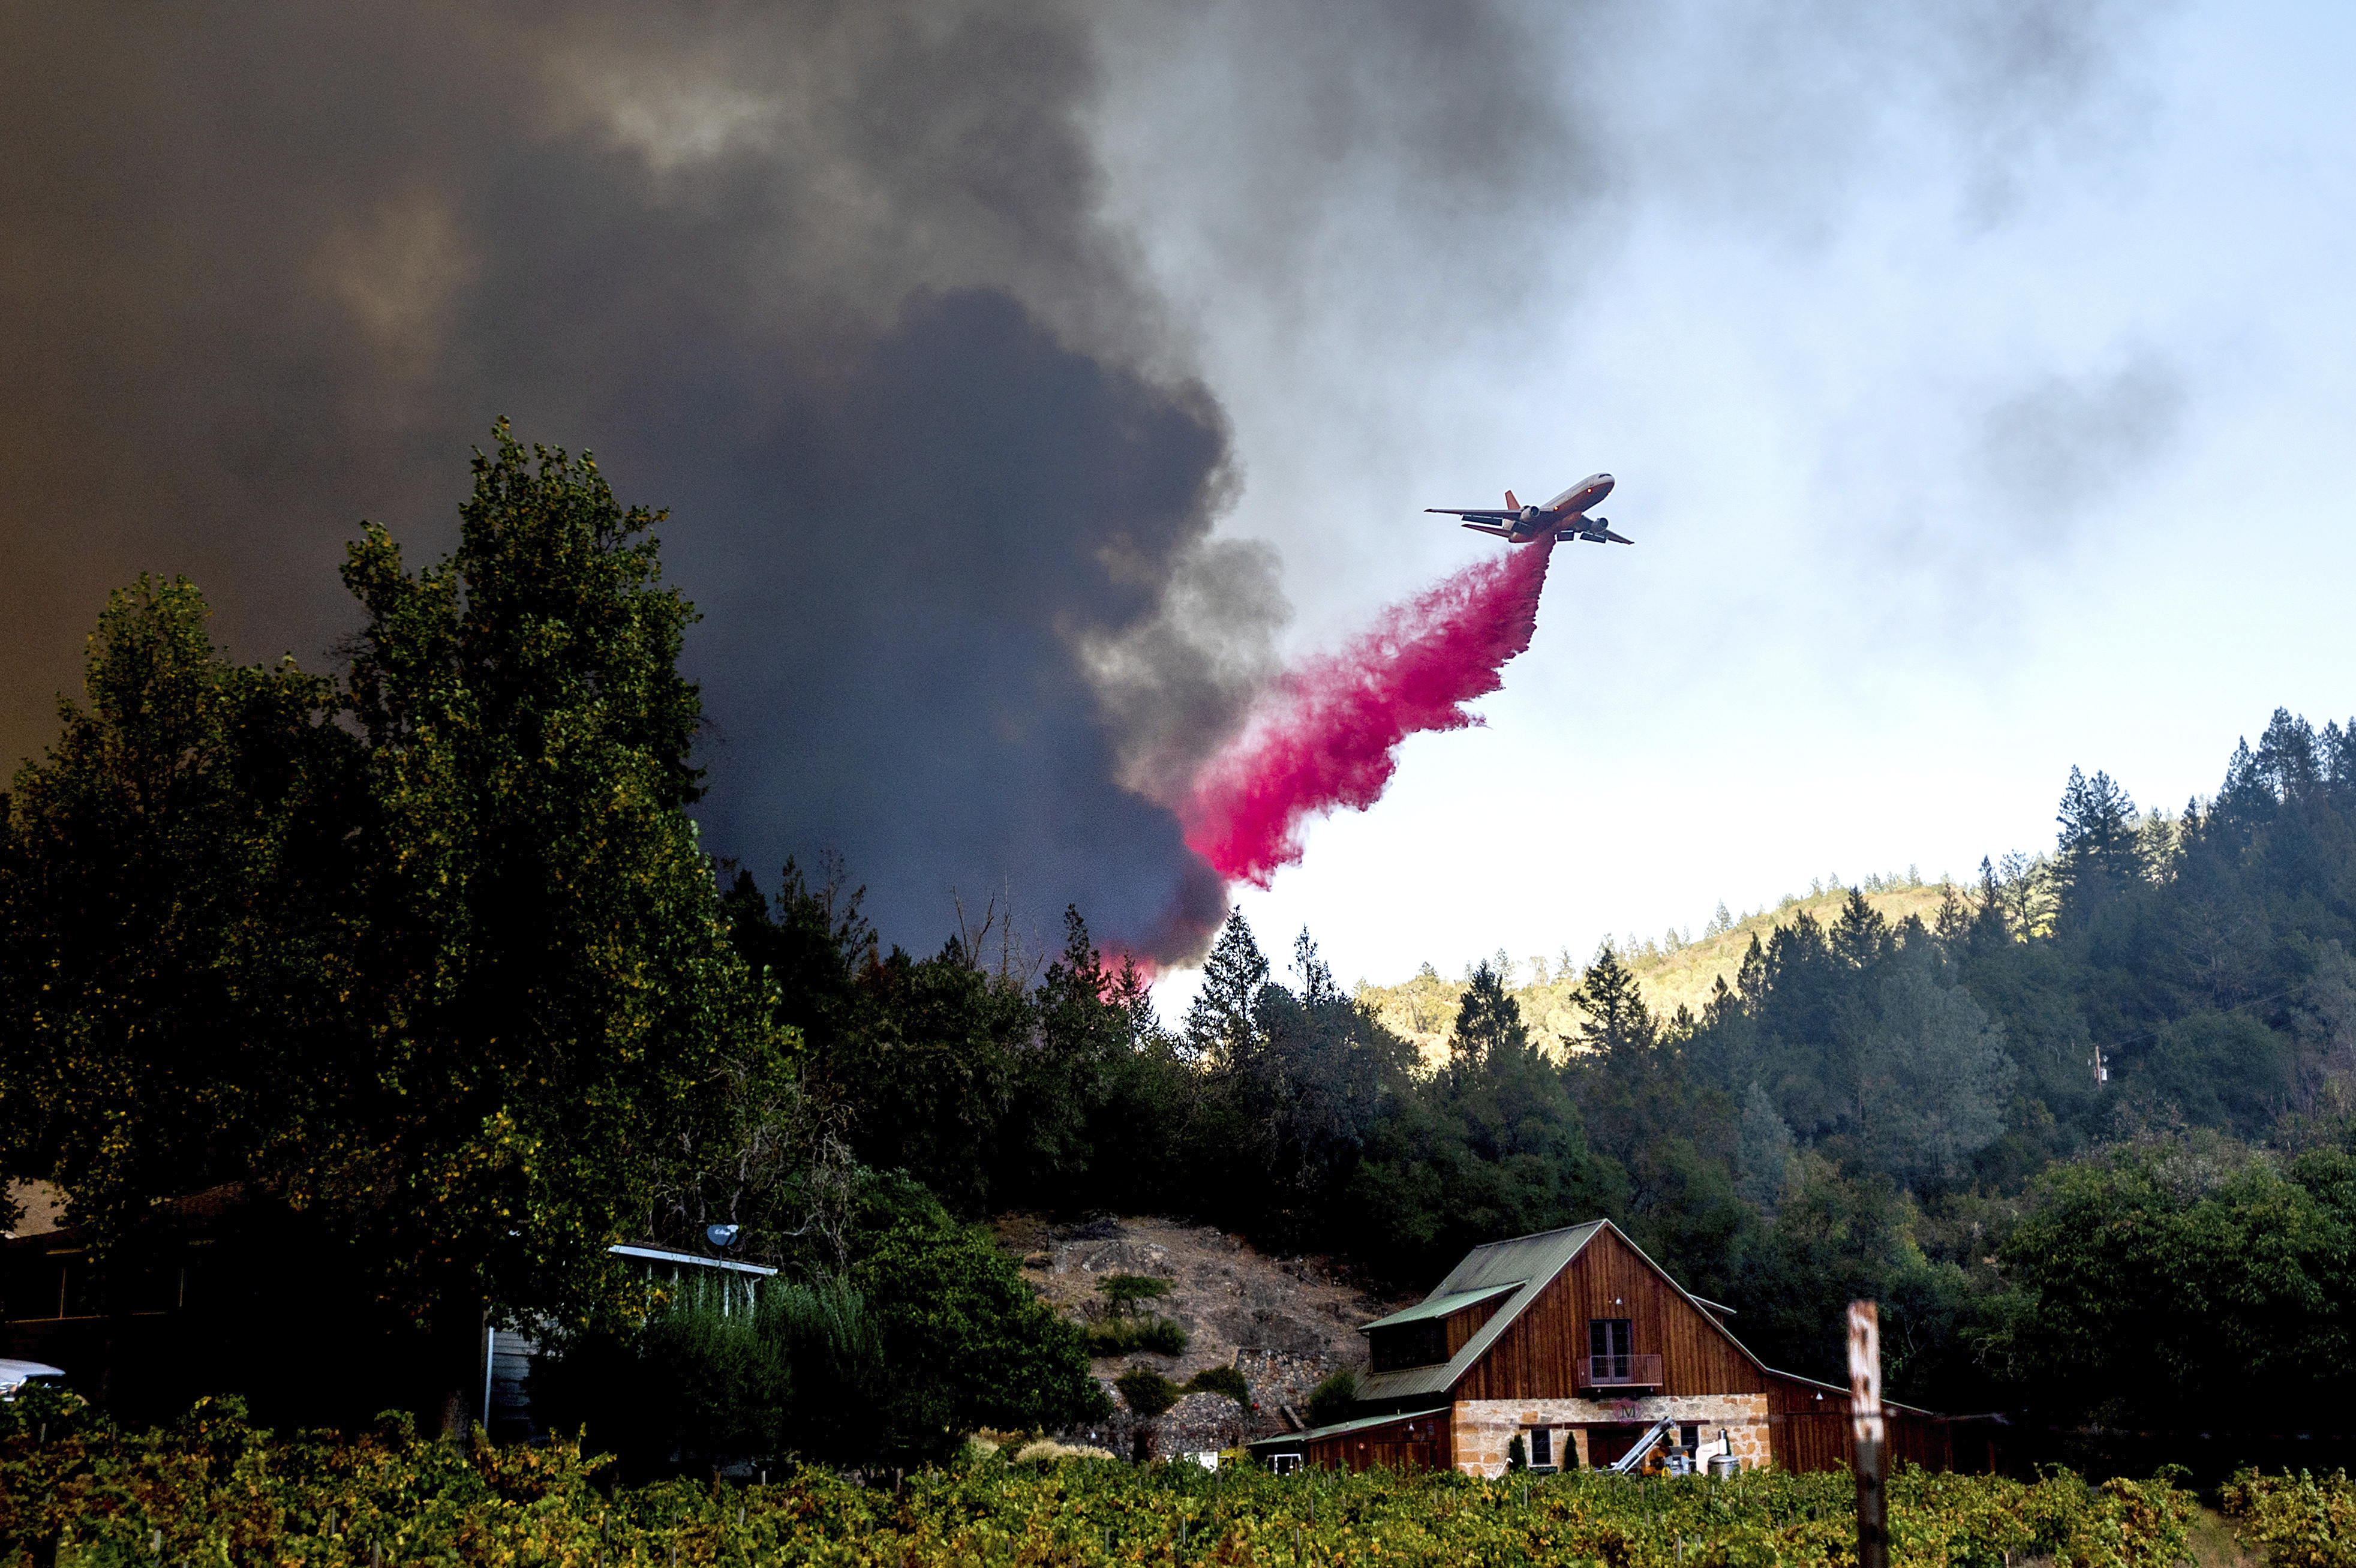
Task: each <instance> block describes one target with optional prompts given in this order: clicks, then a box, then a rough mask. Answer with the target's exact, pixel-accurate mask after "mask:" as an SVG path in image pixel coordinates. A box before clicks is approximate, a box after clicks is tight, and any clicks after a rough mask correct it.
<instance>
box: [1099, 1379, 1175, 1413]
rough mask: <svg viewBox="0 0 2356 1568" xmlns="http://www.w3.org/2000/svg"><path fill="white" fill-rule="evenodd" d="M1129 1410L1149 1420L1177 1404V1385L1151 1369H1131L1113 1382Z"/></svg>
mask: <svg viewBox="0 0 2356 1568" xmlns="http://www.w3.org/2000/svg"><path fill="white" fill-rule="evenodd" d="M1112 1386H1113V1387H1115V1388H1117V1389H1119V1391H1120V1397H1121V1398H1122V1399H1124V1400H1126V1401H1128V1402H1129V1408H1130V1409H1131V1410H1133V1411H1135V1412H1137V1413H1138V1414H1140V1415H1141V1416H1144V1417H1146V1418H1147V1419H1149V1420H1151V1418H1152V1417H1154V1416H1157V1415H1160V1414H1161V1413H1162V1412H1163V1411H1165V1410H1168V1409H1169V1408H1170V1407H1171V1406H1172V1405H1173V1404H1176V1403H1177V1402H1178V1385H1177V1384H1176V1383H1173V1382H1172V1381H1171V1380H1169V1379H1167V1378H1165V1377H1163V1376H1162V1374H1161V1373H1159V1372H1157V1371H1155V1370H1154V1369H1152V1368H1151V1367H1131V1368H1130V1369H1129V1370H1128V1371H1126V1372H1123V1373H1122V1374H1121V1375H1120V1376H1119V1378H1117V1379H1115V1380H1113V1385H1112Z"/></svg>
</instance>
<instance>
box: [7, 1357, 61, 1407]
mask: <svg viewBox="0 0 2356 1568" xmlns="http://www.w3.org/2000/svg"><path fill="white" fill-rule="evenodd" d="M65 1381H66V1372H65V1369H64V1368H63V1367H52V1366H50V1365H49V1364H48V1362H47V1361H7V1360H0V1400H12V1399H15V1398H16V1396H17V1395H18V1394H20V1393H23V1392H24V1391H26V1390H27V1389H28V1388H37V1387H39V1386H41V1385H42V1384H48V1385H49V1386H50V1387H52V1388H63V1387H64V1386H65Z"/></svg>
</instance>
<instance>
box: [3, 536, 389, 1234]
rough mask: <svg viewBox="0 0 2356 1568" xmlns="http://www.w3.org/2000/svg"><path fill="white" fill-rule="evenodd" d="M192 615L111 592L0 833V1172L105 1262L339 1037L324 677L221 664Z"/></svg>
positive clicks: (344, 786) (264, 1149) (281, 1116)
mask: <svg viewBox="0 0 2356 1568" xmlns="http://www.w3.org/2000/svg"><path fill="white" fill-rule="evenodd" d="M207 614H208V611H207V609H206V607H205V602H204V599H203V597H202V596H201V595H199V594H198V591H197V589H196V588H195V586H194V585H191V584H189V583H188V582H187V581H186V580H185V579H181V580H176V581H173V582H168V583H166V582H162V581H158V580H155V579H153V578H148V577H144V576H143V577H142V578H141V579H140V580H139V581H138V583H136V584H135V585H133V586H131V587H128V588H123V589H121V590H119V591H117V592H116V593H114V594H113V595H112V596H110V597H109V598H108V600H107V605H106V608H105V611H104V612H103V613H102V615H101V616H100V618H99V623H98V628H97V630H96V631H95V632H93V633H92V634H91V639H90V650H89V665H88V673H87V675H86V677H85V680H84V700H83V702H81V703H75V702H72V701H64V702H61V703H60V704H59V718H60V720H61V726H62V728H61V733H60V735H59V738H58V740H57V742H56V744H55V745H53V746H50V747H49V748H48V752H47V754H46V755H45V756H44V757H41V758H40V759H39V760H37V761H35V762H31V763H28V764H27V765H26V766H25V767H24V768H21V769H20V770H19V771H18V772H17V774H16V780H15V783H14V787H13V789H12V791H11V793H10V795H9V796H8V797H7V798H6V807H5V834H0V1038H5V1049H0V1105H5V1107H6V1111H5V1115H0V1165H5V1170H6V1171H8V1172H9V1173H11V1174H15V1175H20V1176H35V1177H38V1178H41V1179H45V1180H49V1181H53V1182H56V1183H57V1184H58V1185H59V1186H60V1187H62V1188H63V1189H64V1190H65V1192H66V1194H67V1196H68V1199H69V1218H70V1219H72V1220H75V1221H77V1222H87V1223H89V1224H91V1226H92V1228H93V1235H94V1240H95V1242H96V1245H97V1249H98V1251H99V1252H100V1254H101V1255H102V1256H103V1255H105V1254H107V1253H110V1252H112V1251H113V1250H114V1249H115V1248H116V1246H118V1245H119V1244H120V1243H121V1242H122V1241H123V1240H124V1239H125V1237H126V1235H127V1234H128V1232H129V1231H130V1230H132V1229H133V1228H134V1225H135V1223H136V1222H137V1220H138V1219H139V1217H140V1216H141V1215H142V1214H143V1213H145V1210H146V1209H147V1208H148V1206H149V1204H150V1203H151V1202H152V1201H153V1200H154V1199H155V1198H156V1197H164V1196H171V1195H177V1194H179V1193H185V1192H189V1191H193V1190H195V1189H198V1188H200V1187H208V1186H211V1185H214V1184H216V1183H220V1182H224V1181H229V1180H232V1179H236V1178H239V1177H241V1176H245V1175H246V1174H248V1172H249V1170H250V1169H251V1168H252V1165H253V1163H254V1162H255V1161H256V1160H257V1159H259V1158H261V1157H262V1156H263V1155H266V1154H267V1153H268V1151H269V1150H270V1149H271V1148H272V1147H273V1144H275V1143H276V1141H277V1140H278V1139H279V1138H281V1137H282V1136H283V1135H284V1131H285V1129H286V1128H287V1126H288V1125H289V1124H290V1122H292V1121H293V1120H294V1119H295V1117H296V1116H297V1115H298V1114H299V1112H301V1111H302V1110H303V1109H304V1107H305V1098H306V1097H305V1088H304V1079H305V1058H307V1057H310V1056H312V1055H315V1054H316V1055H317V1056H320V1057H332V1056H333V1055H334V1054H336V1053H337V1051H338V1050H340V1049H341V1048H343V1047H345V1046H346V1045H347V1044H348V1043H349V1041H350V1039H351V1030H350V1026H349V1020H348V1015H346V1013H345V1010H344V1009H343V1008H342V1006H341V1004H340V1001H339V993H340V992H341V991H343V990H344V989H345V988H346V987H347V986H348V983H349V978H350V968H349V960H350V946H349V944H348V941H347V940H346V937H347V932H346V931H345V929H343V926H342V917H343V904H342V901H343V900H344V898H345V897H346V896H347V894H348V889H349V887H350V886H351V884H352V881H353V878H354V876H355V875H356V873H357V867H358V864H359V860H358V853H357V848H356V845H355V844H354V843H353V841H352V838H351V835H350V829H351V825H352V823H353V822H354V821H355V814H356V812H357V811H359V764H360V758H359V746H358V745H357V744H356V743H355V741H354V740H353V737H352V736H350V735H349V734H348V733H347V732H346V731H344V730H343V729H340V728H338V727H337V726H336V725H334V724H333V723H331V722H330V721H331V719H332V718H333V716H334V714H335V713H336V711H337V697H336V693H335V690H334V687H333V684H332V682H327V681H326V680H323V679H321V678H319V677H316V676H313V675H307V674H305V673H304V672H302V671H299V670H297V669H296V668H295V665H294V663H293V661H292V660H287V661H285V662H283V663H280V664H278V665H274V666H269V667H260V666H251V667H241V666H238V665H234V664H231V663H230V661H229V660H227V659H226V658H224V657H223V656H222V655H221V653H220V651H219V650H216V649H215V648H214V647H213V646H212V643H211V641H210V639H209V636H208V633H207V630H206V624H205V623H206V617H207Z"/></svg>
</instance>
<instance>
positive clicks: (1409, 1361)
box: [1366, 1319, 1448, 1372]
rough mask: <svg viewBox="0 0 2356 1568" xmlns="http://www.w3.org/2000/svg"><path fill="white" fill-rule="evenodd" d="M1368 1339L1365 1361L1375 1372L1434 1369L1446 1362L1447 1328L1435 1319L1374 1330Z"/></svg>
mask: <svg viewBox="0 0 2356 1568" xmlns="http://www.w3.org/2000/svg"><path fill="white" fill-rule="evenodd" d="M1369 1338H1370V1340H1371V1343H1370V1344H1369V1345H1368V1346H1367V1348H1366V1350H1367V1359H1369V1360H1370V1361H1371V1362H1372V1364H1373V1367H1374V1369H1375V1370H1376V1371H1377V1372H1389V1371H1395V1370H1397V1369H1399V1368H1401V1367H1430V1366H1437V1365H1438V1364H1439V1363H1440V1362H1442V1361H1445V1360H1446V1359H1448V1325H1447V1324H1446V1323H1444V1322H1442V1321H1440V1320H1438V1319H1434V1320H1432V1321H1430V1322H1426V1323H1403V1324H1401V1325H1399V1326H1398V1327H1397V1328H1383V1329H1377V1330H1376V1332H1375V1333H1374V1334H1373V1335H1371V1336H1369Z"/></svg>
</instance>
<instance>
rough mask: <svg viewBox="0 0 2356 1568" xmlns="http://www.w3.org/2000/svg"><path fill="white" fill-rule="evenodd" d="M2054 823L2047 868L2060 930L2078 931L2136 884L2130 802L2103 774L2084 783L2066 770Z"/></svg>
mask: <svg viewBox="0 0 2356 1568" xmlns="http://www.w3.org/2000/svg"><path fill="white" fill-rule="evenodd" d="M2054 820H2055V821H2056V822H2060V823H2061V847H2060V854H2058V855H2057V857H2056V859H2055V864H2054V868H2053V873H2054V882H2055V885H2056V888H2057V891H2058V892H2059V894H2060V898H2061V908H2060V915H2061V921H2062V923H2063V924H2064V925H2068V926H2081V925H2083V924H2084V923H2085V921H2086V920H2087V918H2089V917H2091V916H2092V915H2093V913H2094V910H2095V909H2097V908H2100V907H2101V906H2103V905H2104V904H2105V903H2108V902H2109V901H2110V900H2111V899H2113V898H2115V897H2118V896H2119V895H2120V894H2121V893H2123V892H2125V891H2126V889H2127V888H2129V887H2131V886H2135V885H2136V883H2137V882H2138V881H2139V880H2140V879H2141V876H2142V872H2143V856H2142V853H2141V850H2140V846H2139V845H2138V843H2137V842H2136V808H2135V802H2134V801H2133V800H2130V799H2128V798H2127V792H2126V790H2125V789H2120V788H2119V786H2118V785H2117V784H2116V783H2115V782H2114V781H2113V780H2112V779H2111V776H2110V775H2109V774H2107V773H2101V772H2098V773H2096V774H2095V775H2094V777H2093V778H2092V779H2088V778H2087V777H2085V776H2084V775H2083V774H2082V773H2081V772H2079V771H2078V769H2077V768H2072V769H2070V782H2069V784H2068V785H2067V786H2066V787H2065V788H2064V789H2062V791H2061V811H2060V813H2059V814H2058V815H2057V816H2056V817H2055V819H2054Z"/></svg>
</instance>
